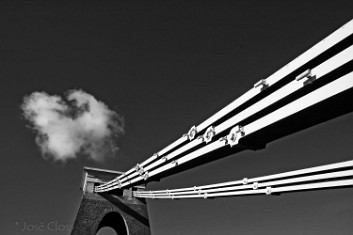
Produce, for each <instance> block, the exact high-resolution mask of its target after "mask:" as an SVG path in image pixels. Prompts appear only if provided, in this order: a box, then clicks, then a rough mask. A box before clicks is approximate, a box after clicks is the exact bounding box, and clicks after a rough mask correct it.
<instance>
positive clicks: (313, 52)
mask: <svg viewBox="0 0 353 235" xmlns="http://www.w3.org/2000/svg"><path fill="white" fill-rule="evenodd" d="M352 32H353V21H350V22H348V23H347V24H346V25H344V26H342V27H341V28H340V29H338V30H337V31H335V32H334V33H332V34H331V35H329V36H328V37H327V38H325V39H324V40H322V41H321V42H319V43H318V44H316V45H315V46H313V47H312V48H311V49H309V50H308V51H306V52H305V53H303V54H302V55H300V56H299V57H297V58H296V59H294V60H293V61H292V62H290V63H289V64H287V65H286V66H284V67H283V68H281V69H280V70H278V71H277V72H276V73H274V74H273V75H271V76H270V77H268V78H267V79H263V80H261V81H260V82H259V83H257V84H255V85H254V88H252V89H250V90H249V91H248V92H246V93H245V94H244V95H242V96H241V97H239V98H238V99H236V100H235V101H233V102H232V103H231V104H229V105H227V106H226V107H224V108H223V109H221V110H220V111H219V112H217V113H216V114H215V115H213V116H211V117H210V118H208V119H207V120H206V121H204V122H202V123H201V124H200V125H198V126H195V127H193V131H195V133H199V132H201V131H202V130H204V129H206V128H207V127H210V126H211V125H212V124H213V123H215V122H217V121H218V120H220V119H222V118H223V117H225V116H227V115H228V114H230V113H231V112H232V111H234V109H236V108H237V107H239V106H240V105H242V104H244V103H246V102H247V101H249V100H250V99H252V98H253V97H255V96H256V95H258V94H260V93H261V92H262V90H263V88H267V87H271V86H272V85H274V84H275V83H277V82H279V81H280V80H283V78H284V77H287V76H288V75H290V74H294V72H296V71H297V70H298V69H300V68H302V67H303V66H304V65H306V64H307V63H308V62H310V61H312V60H313V59H314V58H316V57H318V56H319V55H321V54H323V53H324V52H326V51H327V50H329V49H330V48H332V47H333V46H335V45H337V44H338V43H339V42H341V41H343V40H344V39H346V38H348V37H350V36H351V35H352ZM351 55H352V46H351V47H349V48H348V49H346V50H344V51H343V52H340V53H339V54H337V55H335V56H334V57H332V58H330V59H328V60H327V61H325V62H323V63H322V64H321V65H318V66H317V67H316V68H309V70H307V71H309V72H307V71H304V72H303V71H298V75H296V81H297V82H296V83H295V82H291V83H289V84H288V85H285V86H284V87H283V88H281V89H279V90H277V91H274V92H273V93H272V94H270V95H268V96H267V97H265V98H263V99H262V100H260V101H259V102H257V103H255V104H250V106H249V107H248V108H246V109H244V110H243V111H241V112H240V113H238V114H237V115H235V116H233V117H232V118H230V119H228V120H227V121H225V122H223V123H221V124H220V125H218V126H215V127H214V130H213V131H214V134H215V135H217V134H219V133H222V132H223V131H226V130H228V129H229V128H231V127H232V126H233V125H235V123H239V122H241V121H242V120H244V119H245V118H248V117H249V116H251V115H254V114H256V113H258V112H259V110H261V108H262V109H263V108H264V107H267V106H268V105H271V104H273V103H275V102H277V101H278V100H280V99H283V98H284V97H286V95H288V94H290V93H292V92H295V91H296V90H298V89H300V88H301V86H302V84H300V81H301V80H303V78H305V79H304V80H306V79H307V78H309V79H310V76H311V74H314V76H316V77H315V79H318V78H320V77H322V76H324V75H325V74H326V73H329V72H330V71H332V70H334V69H335V68H337V67H339V66H341V65H342V64H344V63H346V62H347V61H349V60H351V57H352V56H351ZM308 75H310V76H308ZM298 81H299V82H298ZM304 84H305V82H304ZM267 116H268V115H267ZM259 120H260V119H259ZM261 120H263V119H262V118H261ZM261 122H262V121H261ZM258 123H259V122H257V123H256V122H253V123H252V124H253V125H250V126H249V125H248V126H247V129H246V132H248V133H251V132H252V131H253V130H252V129H251V128H254V129H256V125H257V124H258ZM244 130H245V129H244ZM193 138H194V137H193ZM190 139H191V138H190V136H188V135H186V134H185V135H183V136H182V137H181V138H179V139H178V140H177V141H175V142H173V143H172V144H171V145H169V146H167V147H165V148H164V149H162V150H161V151H160V152H158V153H157V154H155V155H153V156H152V157H150V158H149V159H147V160H146V161H144V162H142V163H141V164H139V166H138V167H136V169H135V168H132V169H130V170H129V171H127V172H126V173H125V174H123V175H121V176H119V177H117V178H116V179H114V180H111V181H109V182H107V183H106V184H103V185H101V186H98V187H96V189H97V191H98V189H104V190H106V189H109V190H111V189H115V188H116V186H117V185H118V186H119V187H124V186H127V185H129V184H132V183H136V182H137V181H139V180H141V178H142V179H143V178H146V176H147V177H151V176H153V175H154V173H152V172H158V169H160V168H162V169H164V168H165V169H166V170H168V169H170V168H169V167H168V166H170V164H172V165H173V166H176V165H179V164H182V163H183V160H181V161H179V160H175V161H173V162H171V163H168V164H167V165H166V166H167V167H164V166H162V167H160V168H157V169H155V170H153V169H154V168H156V167H158V166H160V165H162V164H165V163H166V162H167V161H170V160H172V159H173V158H176V157H178V156H179V155H180V154H183V153H184V152H186V151H188V150H190V149H192V148H194V147H196V146H199V145H200V144H201V143H202V142H203V141H202V140H200V139H199V140H197V139H196V140H194V141H192V142H189V143H188V144H186V145H184V146H181V145H182V144H184V143H185V142H187V140H190ZM216 142H217V141H216ZM180 146H181V147H180ZM177 147H180V148H177ZM176 148H177V149H176ZM173 150H174V151H173ZM171 151H172V152H171ZM196 151H197V150H196ZM196 151H195V152H196ZM202 151H203V150H200V152H202ZM211 151H213V150H211ZM165 154H168V155H166V156H163V155H165ZM188 155H190V154H187V155H186V156H188ZM162 156H163V157H162ZM181 159H183V157H181ZM138 169H139V170H142V171H143V172H144V173H145V176H144V177H142V176H141V174H140V173H141V172H139V171H138ZM149 171H151V172H149ZM146 173H147V174H146ZM136 179H137V181H136Z"/></svg>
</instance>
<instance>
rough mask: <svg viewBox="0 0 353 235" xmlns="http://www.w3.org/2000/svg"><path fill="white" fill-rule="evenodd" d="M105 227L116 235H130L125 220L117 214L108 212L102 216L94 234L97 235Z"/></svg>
mask: <svg viewBox="0 0 353 235" xmlns="http://www.w3.org/2000/svg"><path fill="white" fill-rule="evenodd" d="M105 227H109V228H111V229H113V230H114V231H115V232H116V234H118V235H130V233H129V230H128V227H127V223H126V220H125V219H124V218H123V216H122V215H121V214H120V213H118V212H109V213H107V214H106V215H104V217H103V218H102V220H101V221H100V223H99V224H98V228H97V231H96V234H97V235H98V233H99V231H100V230H101V229H102V228H105Z"/></svg>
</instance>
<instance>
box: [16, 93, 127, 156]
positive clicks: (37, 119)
mask: <svg viewBox="0 0 353 235" xmlns="http://www.w3.org/2000/svg"><path fill="white" fill-rule="evenodd" d="M21 108H22V110H23V113H24V117H25V118H26V119H27V120H29V121H30V123H31V124H32V127H33V129H34V130H35V131H36V134H37V136H36V143H37V144H38V146H39V147H40V149H41V151H42V154H43V155H44V156H50V157H52V158H53V159H54V160H61V161H64V162H65V161H67V160H68V159H73V158H77V157H78V156H81V155H83V156H87V157H88V158H90V159H93V160H95V161H103V160H104V158H105V157H107V156H108V155H112V154H114V152H115V151H116V150H117V149H118V147H117V145H116V138H117V136H118V135H119V134H122V133H123V132H124V129H123V121H122V118H121V117H120V116H119V115H118V114H117V113H116V112H114V111H112V110H110V109H109V108H108V107H107V106H106V105H105V104H104V103H103V102H101V101H98V100H96V99H95V98H94V97H93V96H92V95H90V94H88V93H86V92H84V91H82V90H72V91H70V92H69V93H68V95H67V97H66V99H63V98H61V97H60V96H51V95H48V94H47V93H45V92H33V93H32V94H30V95H29V96H26V97H25V98H24V101H23V104H22V106H21Z"/></svg>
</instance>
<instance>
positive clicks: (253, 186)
mask: <svg viewBox="0 0 353 235" xmlns="http://www.w3.org/2000/svg"><path fill="white" fill-rule="evenodd" d="M352 100H353V20H352V21H350V22H348V23H347V24H345V25H343V26H342V27H341V28H339V29H337V30H336V31H335V32H333V33H332V34H330V35H329V36H327V37H326V38H324V39H323V40H322V41H320V42H319V43H317V44H316V45H314V46H313V47H312V48H310V49H309V50H307V51H306V52H304V53H303V54H301V55H300V56H298V57H297V58H295V59H294V60H293V61H291V62H290V63H288V64H287V65H286V66H284V67H282V68H281V69H279V70H278V71H276V72H275V73H274V74H272V75H271V76H269V77H267V78H264V79H261V80H260V81H258V82H256V83H255V84H253V86H252V88H251V89H249V90H248V91H247V92H246V93H244V94H243V95H242V96H240V97H239V98H237V99H235V100H234V101H233V102H232V103H230V104H229V105H227V106H226V107H224V108H222V109H221V110H220V111H218V112H217V113H215V114H214V115H212V116H211V117H209V118H207V119H206V120H205V121H203V122H201V123H200V124H198V125H194V126H192V127H191V128H190V129H189V130H187V131H185V134H184V135H182V136H181V137H180V138H178V139H177V140H175V141H174V142H173V143H171V144H170V145H168V146H166V147H165V148H163V149H162V150H160V151H158V152H156V153H154V154H153V155H152V156H150V157H148V158H147V159H146V160H145V161H143V162H141V163H138V164H136V166H135V167H133V168H131V169H130V170H128V171H126V172H114V171H107V170H101V169H94V168H85V169H84V177H83V181H82V182H83V183H82V190H83V192H84V198H83V202H82V203H81V207H80V209H79V213H78V216H77V219H76V222H75V226H74V229H73V231H72V234H95V233H96V231H98V229H99V228H100V227H101V226H103V225H104V224H106V223H108V222H109V221H111V220H114V221H118V222H115V223H114V224H115V225H113V226H117V227H116V231H118V230H119V228H120V227H124V228H125V230H124V231H123V232H120V233H122V234H150V231H149V226H148V219H147V218H148V213H147V208H146V201H145V199H165V200H167V199H170V200H175V199H208V198H217V197H234V196H247V195H276V194H281V193H288V192H298V191H307V190H322V189H336V188H342V187H352V186H353V160H351V161H345V162H338V163H331V164H327V165H321V166H313V167H310V168H306V169H293V170H292V171H288V172H281V171H279V172H274V174H271V175H265V176H259V177H254V178H246V177H245V178H242V179H232V181H228V182H220V183H216V184H209V185H196V186H190V185H187V186H186V187H185V188H176V189H162V190H154V191H151V190H146V189H145V188H144V187H142V186H141V185H147V184H148V183H149V182H151V181H158V180H160V179H162V178H165V177H168V176H171V175H174V174H177V173H179V172H183V171H186V170H188V169H191V168H194V167H197V166H200V165H203V164H206V163H209V162H212V161H215V160H217V159H220V158H224V157H226V156H229V155H232V157H237V155H236V154H237V153H239V152H241V151H244V150H257V149H264V148H266V145H267V144H268V143H270V142H273V141H276V140H278V139H280V138H282V137H285V136H288V135H290V134H293V133H296V132H298V131H302V130H305V129H307V128H310V127H312V126H315V125H317V124H320V123H323V122H326V121H329V120H331V119H334V118H336V117H339V116H342V115H345V114H347V113H350V112H352V111H353V103H352ZM102 198H103V199H104V200H108V201H110V202H112V204H113V205H115V207H116V208H117V209H114V208H112V207H111V206H109V205H107V204H104V203H105V202H103V201H102ZM84 200H85V201H84ZM94 200H96V201H97V200H100V203H98V204H97V203H96V201H95V204H94V203H93V204H94V206H92V201H94ZM88 207H89V208H91V209H90V210H93V209H97V208H98V209H99V208H105V212H101V214H102V215H101V217H99V218H98V217H95V218H90V217H89V215H88V212H87V208H88ZM106 211H110V212H112V211H116V212H117V213H120V214H121V216H120V217H119V216H116V217H114V218H113V217H111V218H110V217H109V218H108V219H106V218H107V217H104V215H105V213H107V212H106ZM129 213H130V215H127V214H129ZM82 218H85V222H83V219H82ZM88 221H93V222H88ZM102 221H103V222H102ZM107 221H108V222H107ZM119 221H120V222H119ZM102 224H103V225H102ZM131 224H132V225H131ZM118 227H119V228H118ZM120 233H119V234H120Z"/></svg>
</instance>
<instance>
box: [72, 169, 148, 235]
mask: <svg viewBox="0 0 353 235" xmlns="http://www.w3.org/2000/svg"><path fill="white" fill-rule="evenodd" d="M120 174H122V172H117V171H109V170H102V169H96V168H89V167H85V168H84V170H83V178H82V183H81V189H82V192H83V196H82V200H81V204H80V207H79V210H78V212H77V216H76V219H75V223H74V226H73V229H72V232H71V235H95V234H96V233H97V232H98V231H99V229H101V228H103V227H106V226H108V227H111V228H113V229H114V230H115V231H116V233H117V234H119V235H135V234H136V235H137V234H146V235H149V234H151V232H150V226H149V219H148V212H147V204H146V201H145V200H141V199H137V198H134V197H133V196H132V192H133V191H134V190H141V188H143V187H139V186H136V187H133V188H130V189H124V190H114V191H110V192H108V193H100V194H97V193H94V192H93V188H94V186H96V185H99V184H102V183H105V182H107V181H109V180H111V179H113V178H115V177H117V176H119V175H120Z"/></svg>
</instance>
